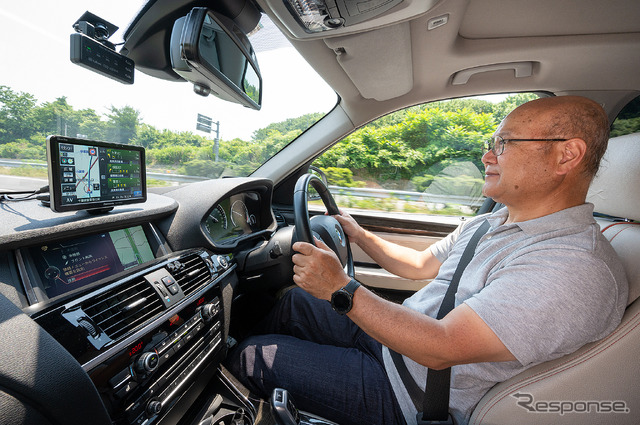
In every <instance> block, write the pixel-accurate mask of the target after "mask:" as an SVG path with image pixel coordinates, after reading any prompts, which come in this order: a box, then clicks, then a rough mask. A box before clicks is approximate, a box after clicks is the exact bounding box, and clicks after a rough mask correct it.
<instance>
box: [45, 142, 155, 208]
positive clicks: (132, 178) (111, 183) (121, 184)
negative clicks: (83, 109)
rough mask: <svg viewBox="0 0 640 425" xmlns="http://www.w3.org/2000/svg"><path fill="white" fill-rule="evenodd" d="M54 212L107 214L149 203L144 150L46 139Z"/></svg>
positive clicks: (98, 143)
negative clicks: (95, 212) (113, 210)
mask: <svg viewBox="0 0 640 425" xmlns="http://www.w3.org/2000/svg"><path fill="white" fill-rule="evenodd" d="M47 162H48V166H49V193H50V199H51V209H52V210H54V211H57V212H64V211H75V210H85V209H86V210H105V209H111V208H113V207H114V206H116V205H123V204H130V203H135V202H145V201H146V200H147V189H146V178H145V157H144V148H143V147H141V146H129V145H120V144H114V143H106V142H98V141H94V140H86V139H75V138H71V137H62V136H49V137H48V138H47Z"/></svg>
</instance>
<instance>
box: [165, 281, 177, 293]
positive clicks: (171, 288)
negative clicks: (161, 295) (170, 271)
mask: <svg viewBox="0 0 640 425" xmlns="http://www.w3.org/2000/svg"><path fill="white" fill-rule="evenodd" d="M165 285H166V283H165ZM167 289H168V290H169V292H171V295H175V294H177V293H178V292H180V288H179V287H178V284H177V283H174V284H172V285H168V286H167Z"/></svg>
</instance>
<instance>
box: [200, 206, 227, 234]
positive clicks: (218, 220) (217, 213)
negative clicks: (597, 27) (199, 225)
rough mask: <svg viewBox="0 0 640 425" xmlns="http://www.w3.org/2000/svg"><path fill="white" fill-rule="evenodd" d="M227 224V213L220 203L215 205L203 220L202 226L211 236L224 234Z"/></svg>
mask: <svg viewBox="0 0 640 425" xmlns="http://www.w3.org/2000/svg"><path fill="white" fill-rule="evenodd" d="M228 226H229V224H228V222H227V214H226V213H225V212H224V208H222V205H216V207H215V208H214V209H213V211H211V213H209V216H208V217H207V219H206V220H205V222H204V227H205V228H206V229H207V232H209V234H210V235H211V236H213V237H216V236H224V235H225V233H226V232H225V230H227V227H228Z"/></svg>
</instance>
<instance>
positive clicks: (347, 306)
mask: <svg viewBox="0 0 640 425" xmlns="http://www.w3.org/2000/svg"><path fill="white" fill-rule="evenodd" d="M359 287H360V282H358V281H357V280H355V279H351V281H349V283H347V284H346V285H345V286H344V287H343V288H341V289H338V290H337V291H336V292H334V293H333V294H331V307H332V308H333V309H334V310H335V312H336V313H338V314H347V313H348V312H350V311H351V307H353V293H354V292H356V289H358V288H359Z"/></svg>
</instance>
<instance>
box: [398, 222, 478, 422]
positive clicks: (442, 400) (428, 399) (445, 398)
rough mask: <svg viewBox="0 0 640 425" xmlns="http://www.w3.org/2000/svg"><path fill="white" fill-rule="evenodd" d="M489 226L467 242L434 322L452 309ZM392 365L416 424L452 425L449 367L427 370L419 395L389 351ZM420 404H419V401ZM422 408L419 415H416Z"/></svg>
mask: <svg viewBox="0 0 640 425" xmlns="http://www.w3.org/2000/svg"><path fill="white" fill-rule="evenodd" d="M489 227H490V224H489V222H488V221H485V222H484V223H482V225H481V226H480V227H479V228H478V229H477V230H476V231H475V233H474V234H473V236H471V239H470V240H469V243H468V244H467V246H466V247H465V249H464V252H463V253H462V257H460V262H458V266H457V267H456V271H455V272H454V273H453V277H452V278H451V283H449V287H448V288H447V292H446V293H445V295H444V299H443V300H442V304H440V309H439V310H438V315H437V316H436V319H437V320H440V319H442V318H443V317H445V316H446V315H447V314H448V313H449V312H450V311H451V310H453V307H454V304H455V295H456V292H458V284H459V283H460V278H461V277H462V273H463V272H464V269H465V268H466V267H467V265H468V264H469V262H471V259H472V258H473V256H474V254H475V250H476V246H477V245H478V242H479V241H480V238H482V236H483V235H484V234H485V233H487V231H488V230H489ZM389 354H391V359H392V360H393V364H394V365H395V367H396V370H397V371H398V374H399V375H400V379H402V382H403V384H404V386H405V388H406V390H407V392H408V393H409V396H410V397H411V401H412V402H413V404H414V405H415V406H416V409H417V410H418V415H417V416H416V419H417V421H418V424H419V425H422V424H453V421H452V419H451V417H450V416H449V393H450V387H451V368H447V369H443V370H434V369H428V370H427V383H426V386H425V391H424V392H423V391H422V390H421V389H420V387H419V386H418V384H416V381H415V380H414V379H413V376H411V373H410V372H409V370H408V369H407V365H406V364H405V362H404V359H403V358H402V355H401V354H399V353H397V352H395V351H393V350H391V349H390V350H389ZM421 401H422V402H421ZM420 407H422V412H420Z"/></svg>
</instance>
